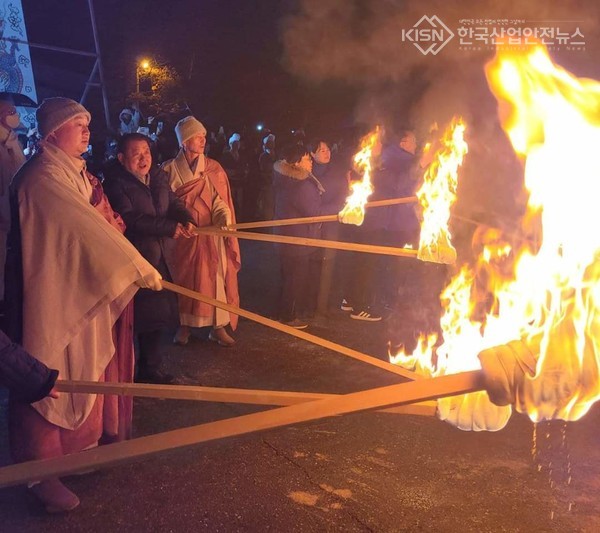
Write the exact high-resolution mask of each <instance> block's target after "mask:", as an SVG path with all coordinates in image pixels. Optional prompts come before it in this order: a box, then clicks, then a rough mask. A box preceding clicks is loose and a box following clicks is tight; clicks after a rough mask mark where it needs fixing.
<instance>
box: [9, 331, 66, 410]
mask: <svg viewBox="0 0 600 533" xmlns="http://www.w3.org/2000/svg"><path fill="white" fill-rule="evenodd" d="M57 377H58V370H51V369H49V368H48V367H47V366H46V365H45V364H43V363H41V362H40V361H38V360H37V359H36V358H35V357H33V356H31V355H29V353H28V352H26V351H25V350H24V349H23V348H22V347H21V346H19V345H18V344H15V343H13V342H12V341H11V340H10V339H9V338H8V337H7V336H6V335H5V334H4V332H3V331H0V386H3V387H6V388H8V389H9V390H10V393H11V395H13V397H15V398H16V399H17V400H19V401H22V402H27V403H33V402H37V401H38V400H41V399H42V398H45V397H46V396H48V393H49V392H50V390H51V389H52V387H54V383H55V382H56V378H57Z"/></svg>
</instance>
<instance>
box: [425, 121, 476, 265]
mask: <svg viewBox="0 0 600 533" xmlns="http://www.w3.org/2000/svg"><path fill="white" fill-rule="evenodd" d="M465 128H466V126H465V123H464V121H463V120H462V118H460V117H455V118H454V119H452V122H451V123H450V125H449V126H448V128H447V129H446V131H445V132H444V136H443V137H442V139H441V141H440V144H441V147H440V148H439V149H438V150H437V152H436V153H435V155H434V156H433V162H432V163H431V164H430V165H429V166H428V167H427V170H426V172H425V175H424V176H423V184H422V185H421V187H420V188H419V190H418V191H417V198H418V199H419V203H420V204H421V206H422V208H423V222H422V223H421V238H420V242H419V255H418V258H419V259H423V260H431V259H434V258H442V259H443V261H442V262H444V263H454V261H455V260H456V250H455V249H454V247H453V246H452V243H451V235H450V231H449V229H448V222H449V220H450V208H451V207H452V205H453V204H454V202H455V201H456V188H457V185H458V168H459V167H460V166H461V165H462V162H463V159H464V156H465V155H466V154H467V152H468V146H467V143H466V142H465V140H464V132H465ZM430 149H431V147H429V146H428V147H427V151H429V150H430ZM434 260H435V259H434Z"/></svg>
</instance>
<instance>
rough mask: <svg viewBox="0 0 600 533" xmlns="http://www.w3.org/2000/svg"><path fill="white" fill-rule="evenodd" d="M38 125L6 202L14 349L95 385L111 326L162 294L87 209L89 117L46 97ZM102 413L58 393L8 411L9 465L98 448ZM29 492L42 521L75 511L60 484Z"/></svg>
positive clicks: (115, 233)
mask: <svg viewBox="0 0 600 533" xmlns="http://www.w3.org/2000/svg"><path fill="white" fill-rule="evenodd" d="M37 118H38V129H39V131H40V134H41V135H42V136H43V138H44V140H43V141H42V143H41V150H40V152H39V153H38V154H36V155H35V156H34V157H33V158H32V159H31V160H29V161H28V162H27V163H26V164H25V165H24V166H23V167H22V168H21V170H20V171H19V172H18V173H17V175H16V176H15V178H14V180H13V187H12V193H11V194H12V200H13V205H14V206H15V215H16V217H15V218H14V220H15V222H16V224H15V226H16V227H15V228H13V229H14V231H15V233H16V235H17V237H16V238H15V239H12V237H13V236H14V235H13V234H11V242H12V240H14V241H15V242H16V243H18V248H19V249H20V260H21V261H20V262H21V268H20V269H19V271H18V273H19V274H21V280H20V281H21V287H22V295H21V296H22V301H21V302H20V303H21V305H20V311H21V313H22V325H21V330H20V331H18V332H16V335H17V339H16V340H19V341H20V342H21V344H22V345H23V346H24V348H25V349H26V350H27V351H29V353H31V354H32V355H34V356H35V357H36V358H38V359H39V360H40V361H42V362H43V363H45V364H46V365H47V366H50V367H51V368H56V369H58V370H59V372H60V377H61V378H62V379H73V380H85V381H102V380H104V379H106V377H107V375H108V376H110V375H111V374H112V373H113V372H112V371H111V369H110V366H111V361H112V360H113V358H114V357H115V353H116V347H115V341H114V337H113V326H114V325H115V323H116V322H117V320H118V319H119V317H120V316H121V314H122V312H123V310H124V309H125V308H126V306H127V305H128V303H129V302H130V300H131V299H132V298H133V296H134V294H135V292H136V291H137V289H138V288H139V287H140V286H143V287H149V288H153V289H155V290H160V289H161V284H160V275H159V274H158V272H157V271H156V270H155V269H154V267H152V266H151V265H150V264H149V263H148V262H147V261H146V260H145V259H144V258H143V257H142V256H141V255H140V254H139V253H138V252H137V250H136V249H135V248H134V247H133V246H132V245H131V244H130V243H129V241H128V240H127V239H126V238H125V237H124V236H123V235H122V233H121V231H119V229H117V227H115V225H114V224H110V223H108V222H107V219H106V215H105V214H102V213H101V211H100V210H98V209H97V208H95V207H94V206H93V205H92V203H97V202H95V201H94V199H93V198H92V196H93V193H94V185H93V183H92V182H91V181H90V179H89V178H88V176H87V175H86V172H85V161H84V160H83V159H82V158H81V157H80V154H81V153H83V152H85V150H86V149H87V144H88V142H89V135H90V132H89V128H88V124H89V121H90V114H89V113H88V112H87V110H86V109H85V108H84V107H83V106H81V105H80V104H78V103H77V102H75V101H73V100H70V99H68V98H49V99H47V100H45V101H44V102H43V103H42V105H41V106H40V108H39V109H38V111H37ZM96 200H97V199H96ZM14 334H15V333H13V335H14ZM19 334H20V335H19ZM103 411H104V400H103V398H102V396H96V395H92V394H61V395H60V397H59V398H58V399H50V398H46V399H44V400H41V401H39V402H37V403H35V404H33V405H32V406H31V407H30V406H28V405H24V404H21V403H17V402H12V403H11V409H10V421H9V422H10V439H11V451H12V454H13V457H14V459H15V460H17V461H26V460H35V459H45V458H50V457H56V456H59V455H63V454H67V453H72V452H77V451H80V450H83V449H85V448H89V447H93V446H96V445H97V444H98V441H99V440H100V438H101V437H102V435H103V432H104V429H105V423H106V422H109V425H111V426H113V428H114V420H109V421H107V420H105V418H104V416H103ZM30 488H31V491H32V492H33V494H34V495H35V496H37V497H38V499H39V500H40V501H41V502H42V503H43V504H44V506H45V507H46V510H47V511H48V512H61V511H68V510H71V509H73V508H74V507H76V506H77V505H78V504H79V499H78V498H77V496H76V495H75V494H73V493H72V492H71V491H70V490H69V489H67V488H66V487H65V486H64V485H63V484H62V482H61V481H60V480H59V479H51V480H47V481H42V482H41V483H37V484H33V485H32V486H31V487H30Z"/></svg>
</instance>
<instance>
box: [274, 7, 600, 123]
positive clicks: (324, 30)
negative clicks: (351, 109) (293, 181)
mask: <svg viewBox="0 0 600 533" xmlns="http://www.w3.org/2000/svg"><path fill="white" fill-rule="evenodd" d="M595 4H596V3H595V2H592V1H588V2H582V1H573V0H566V1H564V0H563V1H560V2H558V1H554V2H549V1H548V0H537V1H533V2H527V3H525V2H521V1H520V0H519V1H517V0H467V1H465V2H460V5H458V6H457V3H454V2H447V1H442V0H425V1H417V0H414V1H402V0H300V3H299V6H298V10H297V12H296V13H294V14H293V15H291V16H290V17H289V18H288V19H287V20H286V21H285V23H284V32H283V42H284V49H285V55H284V61H285V64H286V66H287V68H288V70H289V71H290V72H291V73H293V74H295V75H296V76H298V77H300V78H302V79H303V80H306V81H309V82H316V83H318V82H323V81H326V80H340V81H344V82H346V83H348V84H351V85H353V86H357V87H360V88H361V89H362V94H363V98H362V99H361V101H360V103H359V106H358V108H357V119H359V120H360V121H367V122H372V121H374V120H376V119H379V118H380V117H381V116H388V117H390V116H391V115H398V114H400V115H403V120H404V121H406V120H408V121H413V122H414V121H417V122H422V121H427V120H431V119H436V120H442V119H444V118H446V117H448V116H452V115H453V114H455V113H456V112H466V113H468V114H471V115H477V114H478V113H480V112H481V101H482V100H485V99H487V98H489V94H488V91H487V87H486V83H485V78H484V76H483V65H484V63H485V61H486V60H487V59H489V58H490V57H491V55H492V54H493V51H491V50H464V49H461V48H460V47H459V46H458V39H457V38H456V37H455V39H454V40H453V42H452V41H451V42H450V43H449V44H448V45H447V46H446V47H445V48H444V49H443V50H442V51H441V52H440V53H439V54H438V55H435V56H434V55H426V56H425V55H423V54H422V53H421V52H420V51H419V50H418V49H417V48H416V47H415V46H414V45H413V44H412V43H409V42H403V41H402V30H403V29H404V30H409V29H410V28H411V27H412V26H413V25H414V24H415V22H417V21H418V20H419V19H420V18H421V17H422V16H423V15H429V16H433V15H437V16H438V17H439V18H440V19H441V20H442V21H444V23H445V24H446V25H447V26H448V27H449V28H450V29H452V30H453V31H455V30H456V28H457V27H459V26H461V25H462V24H461V23H460V21H461V20H462V19H491V20H498V19H508V20H509V21H511V22H512V24H511V25H512V26H518V25H519V23H518V22H517V21H522V20H525V21H528V22H527V24H528V25H532V24H534V25H538V26H540V25H546V26H555V25H562V26H565V27H566V26H568V27H569V28H570V29H571V31H574V29H575V27H577V26H579V27H581V28H582V31H584V33H585V35H586V39H587V41H588V42H589V41H590V39H591V37H592V36H593V35H595V34H596V30H597V27H596V26H597V20H598V12H599V8H598V7H597V6H596V5H595ZM557 21H564V22H560V23H559V22H557ZM527 24H526V25H527ZM588 48H589V46H588ZM573 54H576V52H573ZM578 54H579V55H580V56H586V57H587V60H588V61H589V62H590V63H592V62H594V61H595V59H594V57H597V56H596V54H592V53H589V52H588V53H586V52H578ZM581 59H582V58H581V57H579V58H576V61H577V62H581ZM484 104H485V105H486V106H489V105H490V104H489V103H487V104H486V103H485V102H484ZM492 105H493V104H492ZM484 111H485V112H487V111H488V109H487V107H486V108H485V109H484ZM407 114H408V116H407ZM373 115H375V116H373ZM435 115H438V116H435ZM388 120H394V119H390V118H388Z"/></svg>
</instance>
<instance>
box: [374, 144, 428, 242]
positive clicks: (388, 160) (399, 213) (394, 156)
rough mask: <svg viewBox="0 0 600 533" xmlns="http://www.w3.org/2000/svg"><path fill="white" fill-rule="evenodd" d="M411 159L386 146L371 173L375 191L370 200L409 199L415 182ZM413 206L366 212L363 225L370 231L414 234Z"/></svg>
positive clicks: (416, 224)
mask: <svg viewBox="0 0 600 533" xmlns="http://www.w3.org/2000/svg"><path fill="white" fill-rule="evenodd" d="M415 162H416V159H415V156H414V155H413V154H411V153H409V152H407V151H406V150H403V149H402V148H400V147H399V146H397V145H388V146H386V147H385V148H384V149H383V151H382V152H381V160H380V164H379V166H378V168H377V170H376V171H375V172H374V173H373V187H374V189H375V192H374V193H373V195H372V196H371V197H370V198H369V200H370V201H375V200H384V199H388V198H402V197H404V196H413V195H414V194H415V188H416V185H417V181H416V179H415V175H414V172H415ZM414 207H415V205H414V204H400V205H394V206H388V207H377V208H373V209H368V210H367V215H366V217H365V222H364V225H365V227H366V228H369V229H370V230H381V229H383V230H388V231H392V232H414V231H418V229H419V221H418V219H417V216H416V213H415V210H414Z"/></svg>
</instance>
